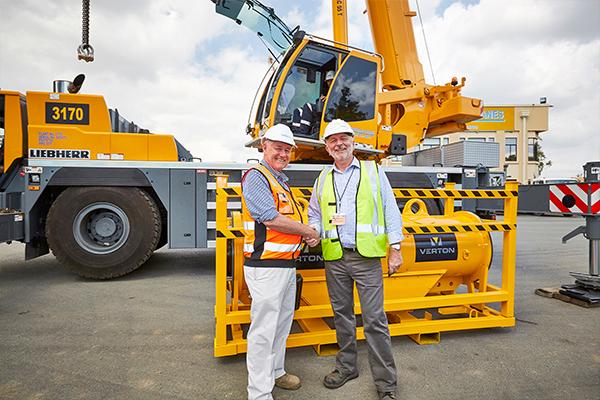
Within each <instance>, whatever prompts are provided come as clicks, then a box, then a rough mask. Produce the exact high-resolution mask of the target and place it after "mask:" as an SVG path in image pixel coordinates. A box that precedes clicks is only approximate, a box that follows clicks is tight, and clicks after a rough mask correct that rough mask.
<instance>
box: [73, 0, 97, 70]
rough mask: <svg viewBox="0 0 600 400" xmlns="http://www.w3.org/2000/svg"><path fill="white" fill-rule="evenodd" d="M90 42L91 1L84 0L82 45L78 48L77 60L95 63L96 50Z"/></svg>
mask: <svg viewBox="0 0 600 400" xmlns="http://www.w3.org/2000/svg"><path fill="white" fill-rule="evenodd" d="M89 42H90V0H82V16H81V44H80V45H79V47H78V48H77V59H78V60H84V61H85V62H91V61H94V48H93V47H92V45H91V44H90V43H89Z"/></svg>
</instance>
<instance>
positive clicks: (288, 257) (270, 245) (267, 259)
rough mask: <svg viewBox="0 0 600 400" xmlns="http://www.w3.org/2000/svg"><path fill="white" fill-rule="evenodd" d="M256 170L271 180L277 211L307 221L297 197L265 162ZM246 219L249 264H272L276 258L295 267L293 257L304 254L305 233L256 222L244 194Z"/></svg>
mask: <svg viewBox="0 0 600 400" xmlns="http://www.w3.org/2000/svg"><path fill="white" fill-rule="evenodd" d="M252 169H255V170H257V171H258V172H260V173H261V174H262V175H263V176H264V177H265V178H266V179H267V182H268V183H269V188H270V189H271V193H272V194H273V199H274V201H275V207H276V209H277V212H279V213H280V214H282V215H283V216H285V217H289V218H291V219H293V220H294V221H298V222H303V221H302V214H301V213H300V208H299V207H298V204H297V203H296V200H295V199H294V196H293V195H292V193H291V192H289V191H288V190H287V189H286V188H285V187H283V186H282V185H281V184H280V183H279V181H278V180H277V178H275V177H274V176H273V174H272V173H271V172H270V171H269V170H268V169H267V168H266V167H265V166H264V165H261V164H258V165H257V166H255V167H252ZM242 179H243V178H242ZM242 222H243V226H244V233H245V235H244V257H246V262H245V264H246V265H252V266H261V265H264V266H268V265H272V264H273V262H272V260H281V261H278V262H281V266H287V265H288V264H289V266H292V262H293V260H294V259H295V258H296V257H298V255H299V254H300V249H301V245H302V236H301V235H293V234H289V233H282V232H279V231H276V230H273V229H269V228H267V226H266V225H264V224H261V223H258V222H256V221H254V219H253V218H252V215H250V212H249V211H248V207H247V206H246V201H245V199H244V196H242Z"/></svg>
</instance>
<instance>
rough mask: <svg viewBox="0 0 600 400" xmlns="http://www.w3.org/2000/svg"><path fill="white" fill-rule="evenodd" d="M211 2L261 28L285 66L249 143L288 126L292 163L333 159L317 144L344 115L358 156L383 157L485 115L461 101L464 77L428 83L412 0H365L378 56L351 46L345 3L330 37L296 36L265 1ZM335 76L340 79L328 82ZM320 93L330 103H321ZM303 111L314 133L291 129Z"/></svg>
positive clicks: (339, 0) (270, 87) (337, 4)
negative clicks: (292, 136) (418, 46)
mask: <svg viewBox="0 0 600 400" xmlns="http://www.w3.org/2000/svg"><path fill="white" fill-rule="evenodd" d="M213 1H214V2H215V3H216V11H217V12H218V13H220V14H223V15H225V16H227V17H229V18H231V19H233V20H234V21H236V22H237V23H238V24H242V25H245V26H247V27H248V28H250V29H251V30H253V31H255V32H256V34H257V35H258V36H259V37H260V38H261V40H263V42H265V43H266V44H267V45H268V46H269V47H270V48H271V49H272V51H273V55H274V56H275V59H276V62H278V64H279V65H278V67H277V68H272V72H271V75H270V76H269V77H267V79H266V82H267V84H266V85H264V88H263V91H262V93H261V94H260V97H259V98H258V99H257V101H255V105H256V107H254V118H253V119H252V120H251V121H249V124H248V133H249V134H250V135H251V137H252V141H251V142H250V143H249V144H248V146H255V147H258V145H259V143H260V136H261V133H262V132H264V131H265V130H266V128H268V127H269V126H272V125H274V124H277V123H284V124H287V125H289V126H290V127H291V128H292V131H294V133H295V136H296V142H297V143H298V149H297V150H296V151H295V153H294V155H293V161H296V162H315V161H324V162H328V161H329V160H330V158H329V156H328V155H327V154H326V152H325V150H324V148H323V143H322V142H321V141H320V140H319V139H320V138H321V137H322V134H323V132H324V129H325V127H326V125H327V123H328V122H330V121H331V120H333V119H335V118H342V119H344V120H346V121H348V122H349V123H350V125H351V126H352V127H353V129H354V131H355V133H356V142H357V155H358V156H359V157H361V158H372V159H378V160H379V159H382V158H385V157H388V156H389V155H402V154H405V153H406V149H407V148H411V147H413V146H416V145H418V144H419V143H421V142H422V141H423V139H424V138H425V137H431V136H437V135H443V134H446V133H450V132H459V131H463V130H465V129H466V125H465V124H466V123H467V122H469V121H473V120H476V119H478V118H480V116H481V112H482V109H483V105H482V102H481V100H479V99H474V98H468V97H464V96H462V95H461V94H460V91H461V89H462V87H463V86H464V84H465V78H462V80H461V82H460V83H459V82H458V80H457V79H456V78H452V79H451V81H450V82H449V83H447V84H445V85H443V86H433V85H428V84H426V83H425V79H424V76H423V67H422V66H421V63H420V62H419V60H418V56H417V50H416V45H415V38H414V34H413V28H412V22H411V18H412V17H414V16H415V15H416V14H415V13H414V12H413V11H410V9H409V6H408V1H407V0H367V1H366V5H367V14H368V17H369V22H370V24H371V32H372V36H373V43H374V45H375V52H369V51H365V50H361V49H358V48H356V47H353V46H350V45H349V44H348V22H347V8H346V6H347V4H346V0H335V1H332V10H333V33H334V35H333V40H327V39H323V38H319V37H316V36H314V35H310V34H307V33H305V32H304V31H301V30H300V29H299V27H297V28H295V29H290V28H289V27H287V25H285V23H284V22H283V21H281V20H280V19H279V18H278V17H277V16H276V15H275V13H274V11H273V10H272V9H271V8H269V7H266V6H264V5H263V4H261V3H260V2H258V1H246V0H213ZM328 72H330V73H331V72H334V73H335V76H334V79H333V82H332V83H330V84H329V85H327V84H326V75H327V73H328ZM320 94H323V95H324V100H323V101H320V100H315V99H317V98H319V96H320ZM305 104H310V105H311V107H310V109H311V110H314V114H315V117H314V118H312V119H313V121H312V123H311V126H310V127H308V129H307V128H306V127H302V126H298V123H294V122H297V121H294V112H298V111H297V110H300V109H301V108H302V107H303V106H304V105H305ZM302 122H306V121H302ZM299 128H301V129H299Z"/></svg>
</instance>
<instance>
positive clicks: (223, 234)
mask: <svg viewBox="0 0 600 400" xmlns="http://www.w3.org/2000/svg"><path fill="white" fill-rule="evenodd" d="M515 229H517V225H516V224H503V223H501V222H499V223H496V222H482V223H473V224H462V225H411V224H405V225H404V226H403V231H404V234H407V235H422V234H436V233H458V232H465V233H469V232H471V233H473V232H508V231H512V230H515ZM243 237H244V231H243V229H242V228H227V229H217V238H226V239H239V238H243Z"/></svg>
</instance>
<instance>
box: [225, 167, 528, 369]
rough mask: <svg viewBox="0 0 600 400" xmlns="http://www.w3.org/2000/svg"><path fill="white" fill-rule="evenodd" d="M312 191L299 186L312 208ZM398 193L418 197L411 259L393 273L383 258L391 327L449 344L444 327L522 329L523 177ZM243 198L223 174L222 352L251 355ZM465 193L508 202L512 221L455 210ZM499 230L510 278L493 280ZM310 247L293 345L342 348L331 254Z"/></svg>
mask: <svg viewBox="0 0 600 400" xmlns="http://www.w3.org/2000/svg"><path fill="white" fill-rule="evenodd" d="M311 191H312V189H311V188H292V192H293V194H294V196H295V197H296V198H297V199H304V200H300V201H301V202H303V203H304V204H305V205H306V200H307V199H308V198H309V197H310V194H311ZM394 193H395V196H396V197H397V198H398V199H400V198H403V199H410V200H408V202H407V203H406V205H405V207H404V211H403V214H402V217H403V224H404V226H403V230H404V235H405V239H404V240H403V242H402V250H401V251H402V256H403V260H404V263H403V266H402V267H401V269H400V271H399V272H396V273H395V274H394V275H392V276H389V277H388V275H387V260H386V259H383V260H382V274H383V280H384V282H383V285H384V309H385V312H386V314H387V317H388V322H389V330H390V334H391V335H392V336H403V335H406V336H409V337H410V338H411V339H413V340H414V341H415V342H417V343H419V344H432V343H438V342H439V341H440V333H441V332H447V331H460V330H467V329H480V328H496V327H512V326H514V325H515V317H514V292H515V262H516V219H517V201H518V185H517V183H516V182H507V184H506V186H505V188H503V189H501V190H456V189H454V184H453V183H449V184H446V186H445V188H443V189H412V188H410V189H394ZM240 197H241V187H240V186H228V183H227V176H226V175H221V176H218V177H217V195H216V231H217V237H216V270H215V283H216V299H215V339H214V355H215V356H216V357H222V356H229V355H235V354H241V353H245V352H246V339H245V332H246V331H247V326H248V325H249V324H250V304H251V298H250V295H249V292H248V289H247V287H246V284H245V282H244V273H243V263H244V256H243V241H244V233H243V225H242V219H241V213H240V212H239V211H231V210H228V208H227V203H228V202H229V201H231V202H233V201H237V202H239V201H240ZM462 198H478V199H481V198H494V199H503V201H504V218H503V220H502V221H492V220H486V221H482V220H481V219H479V217H477V216H476V215H475V214H472V213H469V212H466V211H455V208H454V201H455V199H462ZM423 199H440V201H443V203H444V213H443V215H429V214H428V211H427V207H426V204H425V202H424V201H423ZM304 212H305V213H306V210H305V211H304ZM492 233H502V235H503V242H502V243H503V245H502V264H501V265H502V271H501V284H500V285H494V284H491V283H490V282H489V280H488V270H489V268H490V266H491V262H492V253H493V252H492V241H491V234H492ZM305 251H307V252H305V253H303V255H302V256H301V259H303V261H302V262H301V263H300V265H299V266H298V268H297V273H298V276H299V282H301V285H298V293H297V302H296V303H297V304H296V311H295V314H294V320H295V322H296V325H295V326H294V327H293V328H292V333H291V334H290V336H289V337H288V340H287V347H300V346H313V348H314V349H315V351H316V352H317V354H319V355H327V354H332V353H334V352H336V351H337V346H336V336H335V327H334V326H333V322H332V320H333V319H332V317H333V311H332V309H331V305H330V303H329V297H328V293H327V286H326V282H325V271H324V269H323V265H324V264H323V260H322V257H321V256H320V253H317V254H316V253H314V250H310V252H308V250H305ZM355 313H356V314H357V316H358V317H359V316H360V314H361V307H360V302H359V300H358V296H357V295H356V290H355ZM358 320H360V318H358ZM359 325H360V324H359ZM364 337H365V336H364V331H363V328H362V327H361V326H358V327H357V338H358V339H364Z"/></svg>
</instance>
